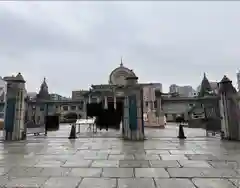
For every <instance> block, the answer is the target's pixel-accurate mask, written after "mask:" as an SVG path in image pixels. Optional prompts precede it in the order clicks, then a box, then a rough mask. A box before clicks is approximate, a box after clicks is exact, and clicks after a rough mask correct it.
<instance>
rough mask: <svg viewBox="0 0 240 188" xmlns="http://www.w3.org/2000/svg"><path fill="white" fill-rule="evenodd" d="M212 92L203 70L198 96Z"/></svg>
mask: <svg viewBox="0 0 240 188" xmlns="http://www.w3.org/2000/svg"><path fill="white" fill-rule="evenodd" d="M212 92H213V90H212V87H211V85H210V83H209V81H208V79H207V76H206V73H205V72H204V75H203V80H202V83H201V88H200V92H199V97H204V96H206V95H209V94H211V93H212Z"/></svg>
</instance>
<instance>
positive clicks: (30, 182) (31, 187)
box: [5, 177, 48, 188]
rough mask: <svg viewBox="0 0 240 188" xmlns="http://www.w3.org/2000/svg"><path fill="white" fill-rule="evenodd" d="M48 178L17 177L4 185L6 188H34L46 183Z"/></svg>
mask: <svg viewBox="0 0 240 188" xmlns="http://www.w3.org/2000/svg"><path fill="white" fill-rule="evenodd" d="M47 179H48V178H43V177H18V178H11V180H10V181H9V182H8V183H7V184H6V185H5V186H6V187H7V188H16V187H24V188H35V187H41V186H43V185H44V183H45V182H46V181H47Z"/></svg>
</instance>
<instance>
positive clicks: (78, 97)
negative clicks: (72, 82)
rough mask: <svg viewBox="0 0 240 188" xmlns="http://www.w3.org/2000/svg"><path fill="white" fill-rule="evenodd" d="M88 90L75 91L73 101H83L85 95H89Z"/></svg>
mask: <svg viewBox="0 0 240 188" xmlns="http://www.w3.org/2000/svg"><path fill="white" fill-rule="evenodd" d="M88 92H89V91H87V90H75V91H72V100H82V99H83V98H84V94H86V93H88Z"/></svg>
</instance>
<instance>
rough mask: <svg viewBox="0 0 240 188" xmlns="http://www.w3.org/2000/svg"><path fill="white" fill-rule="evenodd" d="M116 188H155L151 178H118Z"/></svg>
mask: <svg viewBox="0 0 240 188" xmlns="http://www.w3.org/2000/svg"><path fill="white" fill-rule="evenodd" d="M118 188H156V187H155V184H154V181H153V179H152V178H120V179H118Z"/></svg>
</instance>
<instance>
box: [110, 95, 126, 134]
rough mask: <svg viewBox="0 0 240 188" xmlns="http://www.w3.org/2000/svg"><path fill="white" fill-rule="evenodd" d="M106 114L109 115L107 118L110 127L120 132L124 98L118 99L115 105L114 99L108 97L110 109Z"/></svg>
mask: <svg viewBox="0 0 240 188" xmlns="http://www.w3.org/2000/svg"><path fill="white" fill-rule="evenodd" d="M106 112H107V114H108V116H107V117H106V118H107V119H108V120H106V121H107V124H108V127H109V128H112V129H116V130H119V129H120V125H121V122H122V121H123V98H120V97H118V98H116V104H115V105H114V98H113V97H108V109H107V110H106Z"/></svg>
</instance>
